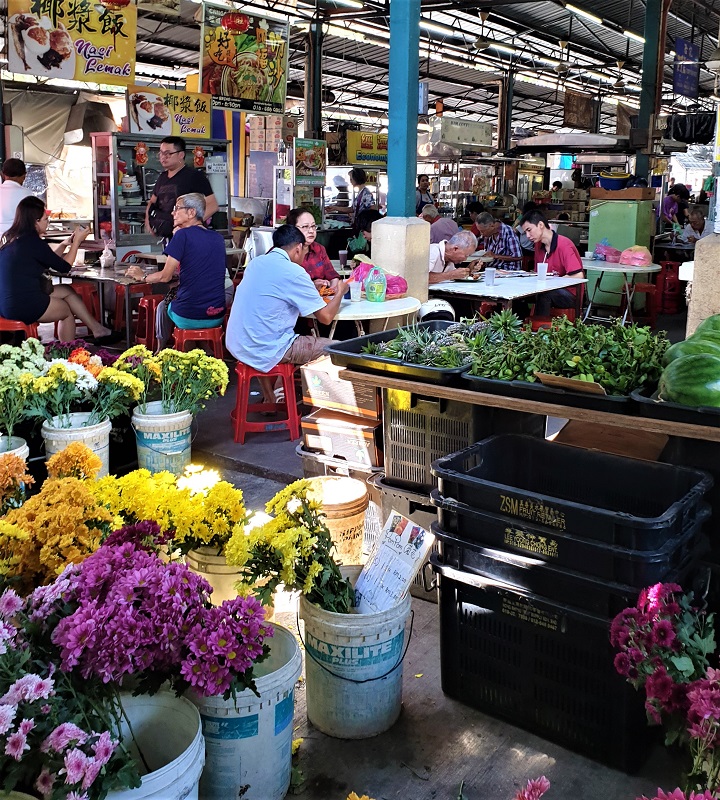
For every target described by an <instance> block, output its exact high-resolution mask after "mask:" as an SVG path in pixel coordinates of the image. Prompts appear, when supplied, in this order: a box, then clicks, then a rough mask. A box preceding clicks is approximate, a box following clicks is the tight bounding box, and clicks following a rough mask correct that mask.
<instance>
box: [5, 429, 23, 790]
mask: <svg viewBox="0 0 720 800" xmlns="http://www.w3.org/2000/svg"><path fill="white" fill-rule="evenodd" d="M7 454H12V455H14V456H20V458H22V459H24V460H25V461H27V458H28V456H29V455H30V448H29V447H28V444H27V442H26V441H25V439H21V438H20V437H19V436H11V437H10V438H8V437H7V436H0V456H4V455H7ZM0 798H2V794H0Z"/></svg>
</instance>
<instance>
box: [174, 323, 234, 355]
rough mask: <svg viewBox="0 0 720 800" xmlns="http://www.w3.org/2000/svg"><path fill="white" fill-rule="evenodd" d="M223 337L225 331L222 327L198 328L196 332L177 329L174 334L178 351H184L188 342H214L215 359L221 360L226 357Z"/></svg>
mask: <svg viewBox="0 0 720 800" xmlns="http://www.w3.org/2000/svg"><path fill="white" fill-rule="evenodd" d="M222 337H223V329H222V326H221V325H218V326H217V327H215V328H196V329H195V330H190V329H189V328H187V329H186V328H175V331H174V333H173V339H174V342H175V349H176V350H181V351H184V350H185V345H186V344H187V343H188V342H212V346H213V355H214V356H215V358H220V359H221V358H222V357H223V356H224V355H225V354H224V352H223V341H222Z"/></svg>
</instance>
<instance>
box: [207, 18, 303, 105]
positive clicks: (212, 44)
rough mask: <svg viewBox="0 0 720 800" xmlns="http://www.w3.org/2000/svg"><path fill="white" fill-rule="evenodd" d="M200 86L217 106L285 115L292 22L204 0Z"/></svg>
mask: <svg viewBox="0 0 720 800" xmlns="http://www.w3.org/2000/svg"><path fill="white" fill-rule="evenodd" d="M202 14H203V15H202V29H201V32H200V41H201V47H200V89H201V91H202V92H204V93H206V94H210V95H212V98H213V106H214V107H215V108H225V109H228V110H229V111H253V112H254V113H256V114H284V113H285V93H286V88H287V71H288V49H289V47H288V45H289V36H290V33H289V26H288V23H286V22H276V21H274V20H267V19H264V18H263V17H260V16H258V15H257V14H244V13H242V12H240V11H233V10H229V9H228V8H222V7H219V6H213V5H210V4H208V3H204V4H203V12H202Z"/></svg>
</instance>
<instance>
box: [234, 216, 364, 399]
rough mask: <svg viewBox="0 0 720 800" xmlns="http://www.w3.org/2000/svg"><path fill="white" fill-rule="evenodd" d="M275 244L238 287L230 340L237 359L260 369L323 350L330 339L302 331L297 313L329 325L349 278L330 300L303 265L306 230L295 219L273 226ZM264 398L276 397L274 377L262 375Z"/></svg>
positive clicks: (303, 361) (249, 268)
mask: <svg viewBox="0 0 720 800" xmlns="http://www.w3.org/2000/svg"><path fill="white" fill-rule="evenodd" d="M272 238H273V248H272V250H270V252H268V253H266V254H265V255H264V256H258V257H257V258H254V259H253V260H252V261H251V262H250V263H249V264H248V266H247V268H246V269H245V275H244V277H243V279H242V281H241V283H240V285H239V286H238V288H237V291H236V293H235V300H234V302H233V304H232V309H231V311H230V319H229V320H228V324H227V330H226V332H225V346H226V347H227V349H228V350H229V351H230V352H231V353H232V355H233V356H235V358H236V359H237V360H238V361H241V362H242V363H243V364H248V365H249V366H251V367H253V368H254V369H256V370H259V371H260V372H267V371H268V370H270V369H272V368H273V367H275V366H277V365H278V364H306V363H307V362H308V361H312V360H313V359H315V358H318V357H319V356H321V355H322V353H323V350H324V349H325V347H326V345H328V344H330V342H331V340H330V339H323V338H320V337H316V336H299V335H298V334H296V333H295V331H294V328H295V323H296V322H297V320H298V317H301V316H302V317H309V316H311V315H313V314H314V315H315V319H317V320H318V321H319V322H322V323H323V324H324V325H329V324H330V323H331V322H332V321H333V319H334V318H335V315H336V314H337V312H338V310H339V308H340V303H341V301H342V298H343V295H344V294H345V292H346V291H347V288H348V286H349V284H350V281H340V283H339V284H338V286H337V290H336V293H335V296H334V297H333V298H332V299H331V300H330V301H329V302H328V303H326V302H325V301H324V300H323V298H322V297H320V294H319V293H318V290H317V288H316V287H315V285H314V284H313V282H312V279H311V278H310V276H309V275H308V274H307V272H306V271H305V270H304V269H303V268H302V263H303V258H304V257H305V236H304V234H303V232H302V231H301V230H300V228H297V227H295V225H281V226H280V227H279V228H277V229H276V230H275V231H273V236H272ZM260 383H261V385H262V388H263V395H264V401H265V402H266V403H272V402H274V400H273V387H272V380H271V379H270V378H261V379H260Z"/></svg>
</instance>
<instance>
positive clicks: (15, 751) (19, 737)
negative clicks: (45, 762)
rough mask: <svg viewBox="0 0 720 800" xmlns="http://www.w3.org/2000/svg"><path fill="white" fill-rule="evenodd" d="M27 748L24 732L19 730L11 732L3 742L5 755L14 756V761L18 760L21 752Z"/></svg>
mask: <svg viewBox="0 0 720 800" xmlns="http://www.w3.org/2000/svg"><path fill="white" fill-rule="evenodd" d="M29 749H30V745H29V744H28V742H27V736H25V734H24V733H20V731H16V732H15V733H11V734H10V736H8V738H7V741H6V742H5V755H6V756H10V758H14V759H15V761H20V759H21V758H22V757H23V753H24V752H25V751H26V750H29Z"/></svg>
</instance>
